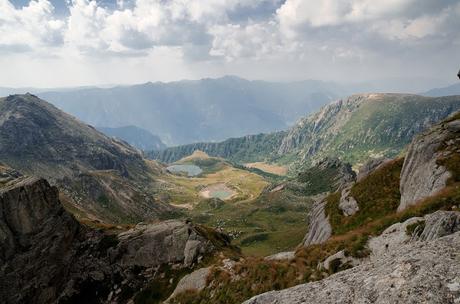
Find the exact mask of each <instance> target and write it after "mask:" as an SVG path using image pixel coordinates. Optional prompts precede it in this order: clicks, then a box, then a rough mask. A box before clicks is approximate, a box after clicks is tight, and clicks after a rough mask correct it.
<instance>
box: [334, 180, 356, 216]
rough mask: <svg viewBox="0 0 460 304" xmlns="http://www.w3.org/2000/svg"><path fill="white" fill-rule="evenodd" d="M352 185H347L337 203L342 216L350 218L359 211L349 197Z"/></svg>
mask: <svg viewBox="0 0 460 304" xmlns="http://www.w3.org/2000/svg"><path fill="white" fill-rule="evenodd" d="M351 187H352V185H349V186H348V187H346V188H345V189H343V190H342V193H341V196H340V201H339V208H340V210H342V212H343V215H345V216H351V215H354V214H355V213H356V212H358V211H359V205H358V202H357V201H356V199H355V198H354V197H353V196H351V195H350V190H351Z"/></svg>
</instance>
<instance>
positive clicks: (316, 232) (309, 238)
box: [302, 198, 332, 246]
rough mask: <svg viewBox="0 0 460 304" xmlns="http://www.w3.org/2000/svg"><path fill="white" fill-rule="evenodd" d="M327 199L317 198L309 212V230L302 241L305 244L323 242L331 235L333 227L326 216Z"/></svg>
mask: <svg viewBox="0 0 460 304" xmlns="http://www.w3.org/2000/svg"><path fill="white" fill-rule="evenodd" d="M325 207H326V201H325V200H324V198H323V199H319V200H317V201H316V202H315V203H314V205H313V208H312V210H311V211H310V214H309V224H308V232H307V234H306V235H305V238H304V239H303V241H302V244H303V246H309V245H314V244H321V243H323V242H325V241H326V240H327V239H329V238H330V237H331V234H332V227H331V224H330V223H329V220H328V218H327V217H326V211H325Z"/></svg>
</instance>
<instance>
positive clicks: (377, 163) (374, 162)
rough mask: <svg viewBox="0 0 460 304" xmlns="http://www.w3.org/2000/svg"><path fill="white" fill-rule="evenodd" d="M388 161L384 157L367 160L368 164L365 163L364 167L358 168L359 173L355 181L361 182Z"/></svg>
mask: <svg viewBox="0 0 460 304" xmlns="http://www.w3.org/2000/svg"><path fill="white" fill-rule="evenodd" d="M389 161H391V159H389V158H386V157H378V158H374V159H371V160H369V161H368V162H366V163H365V164H364V165H362V166H361V167H360V168H359V172H358V175H357V177H356V180H357V181H358V182H360V181H362V180H363V179H364V178H365V177H367V176H368V175H369V174H371V173H372V172H374V171H375V170H377V169H378V168H380V167H382V166H383V165H385V164H387V163H388V162H389Z"/></svg>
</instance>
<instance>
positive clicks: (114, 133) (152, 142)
mask: <svg viewBox="0 0 460 304" xmlns="http://www.w3.org/2000/svg"><path fill="white" fill-rule="evenodd" d="M97 129H98V130H99V131H101V132H102V133H104V134H105V135H107V136H111V137H115V138H118V139H120V140H124V141H126V142H127V143H128V144H130V145H131V146H133V147H136V148H138V149H139V150H144V151H148V150H155V151H158V150H163V149H165V148H166V145H165V144H164V143H163V142H162V141H161V139H160V138H159V137H158V136H156V135H154V134H152V133H150V132H149V131H147V130H144V129H141V128H139V127H136V126H125V127H119V128H108V127H97Z"/></svg>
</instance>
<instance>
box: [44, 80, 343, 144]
mask: <svg viewBox="0 0 460 304" xmlns="http://www.w3.org/2000/svg"><path fill="white" fill-rule="evenodd" d="M37 94H38V95H39V96H40V97H41V98H43V99H45V100H48V101H50V102H52V103H53V104H54V105H56V106H58V107H59V108H60V109H62V110H64V111H65V112H67V113H70V114H72V115H75V116H76V117H78V118H79V119H81V120H82V121H84V122H86V123H89V124H91V125H94V126H106V127H121V126H127V125H134V126H137V127H140V128H143V129H146V130H148V131H150V132H152V133H153V134H156V135H158V136H159V137H160V138H161V140H162V141H163V142H164V143H166V144H167V145H179V144H188V143H194V142H202V141H217V140H224V139H227V138H230V137H235V136H244V135H247V134H257V133H260V132H273V131H276V130H281V129H285V128H287V127H288V126H289V125H291V124H292V123H294V122H295V121H296V120H297V119H298V118H300V117H301V115H305V114H307V113H311V112H313V111H315V110H317V109H318V108H319V107H321V106H322V105H324V104H326V103H328V102H330V101H332V100H334V99H336V98H339V97H340V96H344V95H346V94H347V93H346V91H345V90H344V89H342V88H341V87H340V86H338V85H335V84H333V83H326V82H321V81H313V80H311V81H302V82H294V83H271V82H264V81H248V80H245V79H241V78H238V77H232V76H227V77H223V78H219V79H202V80H196V81H178V82H172V83H150V82H149V83H145V84H140V85H134V86H119V87H114V88H88V89H76V90H66V91H50V92H40V93H37Z"/></svg>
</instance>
